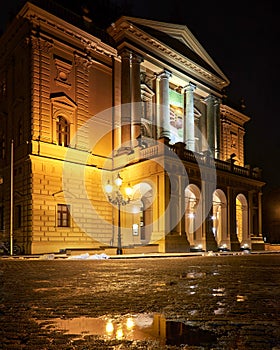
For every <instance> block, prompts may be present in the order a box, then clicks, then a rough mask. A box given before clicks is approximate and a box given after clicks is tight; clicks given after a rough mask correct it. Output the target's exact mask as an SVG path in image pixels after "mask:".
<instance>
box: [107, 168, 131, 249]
mask: <svg viewBox="0 0 280 350" xmlns="http://www.w3.org/2000/svg"><path fill="white" fill-rule="evenodd" d="M114 182H115V185H116V189H114V188H113V185H111V183H110V181H109V180H108V182H107V184H106V186H105V192H106V194H107V197H108V200H109V202H110V203H112V204H114V205H116V206H117V208H118V247H117V255H121V254H122V237H121V206H124V205H126V204H128V203H129V202H130V199H131V195H132V188H131V186H130V184H128V186H127V187H126V188H125V193H126V196H127V199H125V198H124V196H123V195H122V193H121V190H120V188H121V185H122V182H123V179H122V178H121V176H120V174H119V173H118V176H117V177H116V179H115V181H114Z"/></svg>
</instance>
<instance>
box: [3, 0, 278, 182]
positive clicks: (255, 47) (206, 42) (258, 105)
mask: <svg viewBox="0 0 280 350" xmlns="http://www.w3.org/2000/svg"><path fill="white" fill-rule="evenodd" d="M60 1H61V2H63V1H62V0H57V2H60ZM85 1H90V2H91V3H92V4H94V1H93V0H85ZM108 1H109V0H103V2H102V3H104V4H105V3H106V2H108ZM111 1H112V2H114V3H115V4H116V5H118V6H122V5H123V4H124V5H125V6H124V8H125V11H126V13H124V14H125V15H132V16H135V17H143V18H149V19H154V20H159V21H166V22H171V23H178V24H184V25H186V26H187V27H188V28H189V29H190V31H191V32H192V33H193V35H194V36H195V37H196V39H197V40H198V41H199V42H200V44H201V45H202V46H203V47H204V49H205V50H206V51H207V52H208V54H209V55H210V56H211V57H212V59H213V60H214V61H215V63H216V64H217V65H218V66H219V68H220V69H221V70H222V71H223V73H224V74H225V75H226V76H227V77H228V78H229V80H230V82H231V84H230V87H229V88H228V89H227V91H228V95H229V97H230V98H231V99H233V100H234V101H236V102H239V101H240V100H241V98H244V99H245V105H246V109H245V114H247V115H248V116H249V117H250V118H251V120H250V122H248V123H246V124H245V129H246V136H245V140H246V142H247V144H246V147H245V159H246V163H248V164H251V165H252V166H253V167H255V166H258V167H260V168H262V169H263V178H264V181H265V182H267V186H266V187H265V188H267V187H274V186H278V187H280V176H279V173H280V132H279V131H280V127H279V126H278V124H279V121H278V120H279V119H280V113H279V112H278V111H279V107H278V100H280V96H279V89H278V81H279V79H280V60H279V54H278V51H279V47H278V46H279V37H280V29H279V27H280V26H279V24H280V14H279V11H278V10H276V3H277V2H276V1H274V0H266V1H264V2H260V3H259V4H258V3H257V2H251V5H249V4H247V3H249V1H244V0H243V1H241V0H235V1H229V2H228V1H224V0H223V1H221V0H212V1H198V0H193V1H187V0H170V2H168V3H165V2H163V1H162V0H160V1H157V0H119V1H118V0H111ZM19 2H21V0H9V1H7V2H5V4H2V5H1V14H0V21H1V24H2V28H3V27H4V23H5V21H6V18H7V16H8V15H9V13H10V12H13V10H14V9H15V8H16V5H17V4H18V3H19ZM69 2H70V0H69ZM80 3H82V2H81V1H79V4H80Z"/></svg>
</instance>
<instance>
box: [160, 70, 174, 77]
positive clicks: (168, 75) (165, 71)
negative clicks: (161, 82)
mask: <svg viewBox="0 0 280 350" xmlns="http://www.w3.org/2000/svg"><path fill="white" fill-rule="evenodd" d="M171 77H172V73H171V72H169V71H168V70H167V69H164V70H163V71H162V72H160V73H158V74H157V78H159V79H169V78H171Z"/></svg>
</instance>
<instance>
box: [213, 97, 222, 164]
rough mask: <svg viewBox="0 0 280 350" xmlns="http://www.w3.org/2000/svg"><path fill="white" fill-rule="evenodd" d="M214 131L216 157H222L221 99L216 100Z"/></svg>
mask: <svg viewBox="0 0 280 350" xmlns="http://www.w3.org/2000/svg"><path fill="white" fill-rule="evenodd" d="M214 133H215V140H214V142H215V158H216V159H220V150H221V122H220V100H219V99H217V98H216V99H215V100H214Z"/></svg>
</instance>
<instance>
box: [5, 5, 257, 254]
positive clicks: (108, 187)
mask: <svg viewBox="0 0 280 350" xmlns="http://www.w3.org/2000/svg"><path fill="white" fill-rule="evenodd" d="M39 3H40V2H38V1H36V5H35V2H34V3H33V1H31V2H27V3H26V4H25V5H24V6H23V7H22V8H21V10H20V11H19V12H18V14H17V15H16V17H15V19H14V20H13V21H12V22H11V23H10V25H9V26H8V27H7V30H6V31H5V33H4V34H3V35H2V37H1V38H0V140H1V142H0V151H1V152H0V180H1V181H0V241H2V242H7V241H8V242H11V239H12V242H13V244H16V245H17V246H19V247H20V248H21V252H22V253H24V254H41V253H52V252H54V253H55V252H61V251H65V250H71V249H72V250H79V249H80V250H83V251H86V250H88V251H89V250H91V251H94V249H95V251H97V252H98V251H104V252H107V253H109V254H116V253H121V252H124V253H127V252H129V253H134V252H135V253H136V252H143V253H145V252H163V253H164V252H189V251H193V250H205V251H217V250H219V249H223V250H231V251H240V250H242V249H252V250H259V249H263V241H262V204H261V203H262V187H263V186H264V182H263V181H262V179H261V172H260V170H259V169H258V168H253V167H251V166H250V165H248V164H245V151H246V145H245V144H244V135H245V128H246V123H247V122H248V121H249V120H250V117H249V116H247V115H246V114H244V108H242V106H240V108H239V107H236V106H231V105H230V104H229V103H227V99H226V97H225V91H226V88H227V86H228V85H229V84H230V81H229V80H228V78H227V77H226V76H225V75H224V73H223V72H222V70H221V69H220V68H219V67H218V66H217V65H216V64H215V62H214V61H213V59H212V58H211V57H210V56H209V55H208V54H207V52H206V51H205V50H204V49H203V47H202V46H201V45H200V43H199V42H198V40H197V39H196V38H195V37H194V36H193V34H192V33H191V32H190V31H189V29H188V28H187V26H184V25H177V24H172V23H163V22H158V21H153V20H146V19H141V18H133V17H124V16H123V17H120V18H118V19H116V21H115V22H114V23H112V24H111V26H110V27H109V28H107V29H104V30H101V29H98V28H96V27H95V25H94V23H93V22H92V21H91V19H90V16H89V14H88V13H87V11H85V12H84V14H83V15H75V14H74V13H73V12H70V11H68V10H67V9H63V8H62V7H60V6H59V5H57V6H56V5H54V3H49V2H48V1H42V2H41V3H42V4H41V5H40V6H39V5H38V4H39ZM51 4H52V5H51ZM115 180H117V181H115ZM118 181H120V182H119V183H118ZM121 182H122V183H121ZM127 189H128V190H130V191H129V192H125V190H127Z"/></svg>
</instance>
